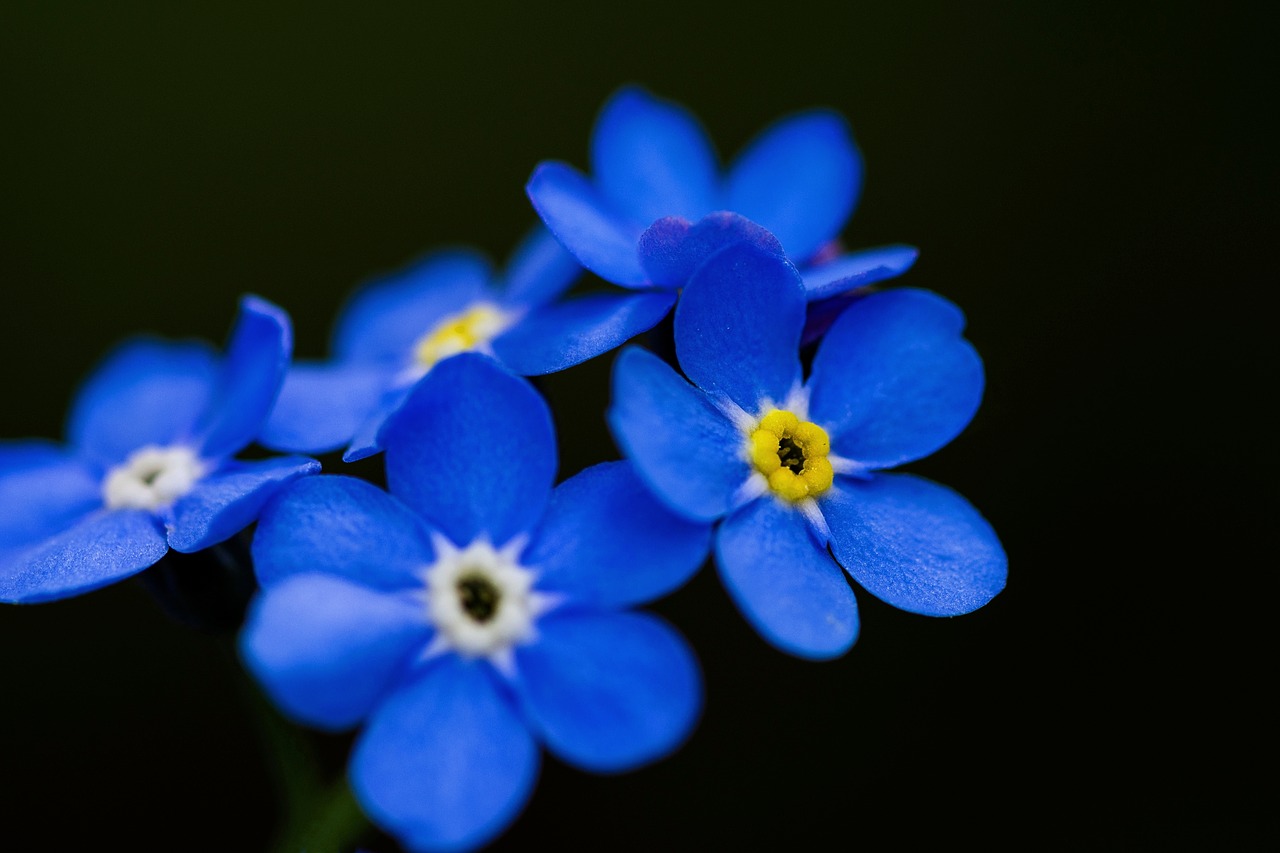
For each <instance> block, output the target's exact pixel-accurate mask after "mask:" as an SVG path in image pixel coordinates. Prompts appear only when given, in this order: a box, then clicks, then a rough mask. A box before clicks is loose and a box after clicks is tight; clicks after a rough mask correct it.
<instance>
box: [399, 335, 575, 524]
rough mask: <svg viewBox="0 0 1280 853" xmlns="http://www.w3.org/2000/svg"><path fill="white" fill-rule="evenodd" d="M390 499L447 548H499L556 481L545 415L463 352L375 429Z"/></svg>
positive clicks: (490, 364) (530, 394) (537, 399)
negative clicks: (437, 533) (484, 543)
mask: <svg viewBox="0 0 1280 853" xmlns="http://www.w3.org/2000/svg"><path fill="white" fill-rule="evenodd" d="M381 437H382V443H383V445H384V446H385V447H386V454H387V456H386V469H387V484H388V488H389V489H390V491H391V493H392V494H393V495H395V496H396V497H398V498H400V499H401V500H402V501H404V502H405V503H407V504H408V505H409V506H410V507H412V508H413V509H414V510H416V511H417V512H419V513H421V514H422V516H423V517H424V518H426V519H427V520H428V521H430V522H432V523H433V524H435V525H436V526H437V527H439V529H440V530H441V531H443V532H444V533H445V534H447V535H448V536H449V538H450V539H452V540H453V541H454V543H456V544H459V545H465V544H467V543H469V542H471V541H472V540H473V539H475V538H476V537H478V536H480V535H486V536H488V537H489V539H490V541H491V542H493V543H494V544H497V545H500V544H502V543H504V542H506V541H508V540H509V539H510V538H511V537H513V536H515V535H517V534H520V533H525V532H527V531H529V530H530V529H531V528H532V527H533V525H534V524H535V523H536V522H537V521H538V519H539V518H541V517H542V513H543V510H544V509H545V507H546V505H547V500H548V498H550V496H551V484H552V482H553V481H554V480H555V475H556V466H557V459H556V441H555V433H554V430H553V427H552V423H551V412H550V410H549V409H548V407H547V404H546V402H545V401H544V400H543V399H542V397H541V396H539V395H538V392H537V391H535V390H534V389H533V386H531V385H530V384H529V383H528V382H526V381H525V380H523V379H521V378H520V377H518V376H515V375H513V374H511V373H509V372H508V371H507V370H505V369H504V368H503V367H501V366H500V365H499V364H498V363H497V362H496V361H494V360H493V359H492V358H489V357H487V356H483V355H477V354H475V353H463V354H461V355H455V356H453V357H451V358H447V359H445V360H444V361H442V362H440V363H439V364H437V365H436V366H435V367H434V368H432V370H431V372H430V373H428V374H427V375H426V377H425V378H424V379H422V380H421V381H420V382H419V383H418V384H417V385H416V386H415V387H414V389H413V391H412V392H410V394H409V397H408V399H407V400H406V401H405V403H404V405H403V406H401V407H400V409H399V410H398V411H397V412H396V414H395V415H394V416H393V417H392V418H391V419H390V420H388V421H387V424H386V426H385V427H384V428H383V431H382V433H381Z"/></svg>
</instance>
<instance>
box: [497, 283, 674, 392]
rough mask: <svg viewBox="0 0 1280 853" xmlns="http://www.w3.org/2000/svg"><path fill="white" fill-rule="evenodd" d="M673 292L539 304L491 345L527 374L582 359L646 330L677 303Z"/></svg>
mask: <svg viewBox="0 0 1280 853" xmlns="http://www.w3.org/2000/svg"><path fill="white" fill-rule="evenodd" d="M675 301H676V295H675V294H674V293H607V294H606V293H597V294H592V295H590V296H580V297H578V298H576V299H570V300H568V301H566V302H561V303H559V304H558V305H551V306H547V307H545V308H540V309H537V310H535V311H533V312H532V313H530V314H528V315H526V316H525V317H524V319H523V320H521V321H520V322H519V323H517V324H516V325H515V326H513V327H512V328H511V329H510V330H509V331H508V332H507V333H506V334H504V335H502V336H500V337H498V338H497V339H495V340H494V342H493V351H494V353H495V354H496V355H497V356H498V358H499V359H500V360H501V361H502V363H503V364H505V365H506V366H507V367H509V368H510V369H511V370H513V371H515V372H516V373H519V374H521V375H523V376H539V375H542V374H544V373H555V372H556V371H558V370H564V369H565V368H566V367H572V366H573V365H575V364H581V363H582V362H584V361H587V360H588V359H591V358H595V357H596V356H598V355H600V354H601V353H605V352H608V351H609V350H611V349H613V348H614V347H616V346H619V345H620V344H623V343H625V342H626V341H628V340H630V339H631V338H633V337H635V336H636V335H638V334H640V333H641V332H647V331H648V330H649V329H652V328H653V327H654V326H656V325H657V324H658V321H659V320H661V319H662V318H663V317H665V316H666V315H667V312H668V311H670V310H671V306H672V305H674V304H675Z"/></svg>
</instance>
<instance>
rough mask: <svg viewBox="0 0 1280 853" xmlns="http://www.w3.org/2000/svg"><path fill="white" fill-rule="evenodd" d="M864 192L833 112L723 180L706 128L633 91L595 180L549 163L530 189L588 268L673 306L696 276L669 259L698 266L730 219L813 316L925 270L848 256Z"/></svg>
mask: <svg viewBox="0 0 1280 853" xmlns="http://www.w3.org/2000/svg"><path fill="white" fill-rule="evenodd" d="M861 188H862V157H861V154H860V152H859V151H858V148H857V146H856V145H855V143H854V141H853V137H852V135H851V133H850V131H849V128H848V125H847V123H846V122H845V121H844V119H843V118H841V117H840V116H839V115H838V114H836V113H834V112H831V111H829V110H812V111H809V112H804V113H800V114H797V115H794V116H790V117H788V118H785V119H782V120H780V121H778V122H776V123H775V124H773V125H772V126H771V127H769V128H767V129H766V130H765V131H764V132H762V133H761V134H760V135H759V136H758V137H757V138H756V139H755V140H754V141H753V142H751V143H750V144H749V145H748V146H747V148H746V149H745V150H744V151H743V152H742V153H741V154H740V155H739V156H738V157H737V158H736V159H735V160H734V161H733V162H732V163H731V164H730V165H729V167H728V169H727V170H726V172H725V174H723V175H722V174H721V170H720V167H719V163H718V159H717V155H716V152H715V149H714V148H713V146H712V144H711V141H710V139H709V138H708V137H707V135H706V133H705V132H704V131H703V129H702V127H701V126H700V125H699V123H698V121H697V119H696V118H695V117H694V116H693V115H692V114H690V113H689V112H688V111H687V110H685V109H684V108H683V107H681V106H679V105H677V104H675V103H672V102H670V101H665V100H661V99H658V98H655V97H653V96H652V95H650V94H649V93H648V92H646V91H644V90H643V89H640V88H638V87H634V86H630V87H624V88H623V89H621V90H619V91H618V92H616V93H615V94H614V95H613V96H612V97H611V98H610V99H609V100H608V101H607V102H606V103H605V105H604V107H603V108H602V110H601V111H600V114H599V116H598V117H597V119H596V123H595V127H594V129H593V130H592V134H591V177H590V178H588V177H587V176H585V175H583V174H582V173H581V172H579V171H578V170H577V169H575V168H573V167H572V166H570V165H568V164H566V163H563V162H558V161H548V162H543V163H540V164H539V165H538V166H537V167H536V168H535V170H534V172H533V175H532V176H531V177H530V179H529V182H528V184H527V185H526V187H525V189H526V192H527V193H528V196H529V199H530V200H531V201H532V202H533V206H534V208H535V209H536V210H537V212H538V214H539V215H540V216H541V217H542V220H543V221H544V222H545V223H546V224H547V227H549V228H550V229H551V231H552V232H553V233H554V234H555V235H556V237H557V238H558V239H559V240H560V241H561V242H562V243H563V244H564V246H565V247H566V248H567V249H568V250H569V251H571V252H572V253H573V254H574V255H575V256H576V257H577V258H578V260H579V261H580V262H581V263H582V264H583V266H585V267H586V268H587V269H589V270H591V271H592V272H594V273H596V274H597V275H599V276H600V277H601V278H603V279H605V280H606V281H610V282H613V283H614V284H617V285H620V286H622V287H626V288H630V289H632V290H635V291H637V294H636V296H635V297H634V298H637V299H638V298H640V297H641V296H645V297H652V295H653V292H654V291H658V292H666V293H668V294H669V298H670V301H671V304H674V303H675V299H676V291H677V290H678V289H679V288H680V287H681V286H682V285H683V284H684V282H685V279H686V278H687V276H688V273H690V272H692V266H690V265H689V264H683V263H672V260H671V255H673V254H676V255H689V254H690V253H691V251H690V248H689V246H700V247H701V248H702V249H703V250H704V252H703V253H705V248H706V246H705V243H706V241H707V239H708V238H712V237H715V236H716V235H717V234H718V232H720V231H722V230H723V223H720V222H716V221H715V216H714V215H720V214H723V213H728V212H731V213H733V214H736V215H737V216H739V217H743V218H745V219H747V220H749V221H750V222H752V223H755V224H756V225H758V226H760V227H762V228H764V229H767V230H768V231H769V232H771V233H772V234H773V235H774V236H775V237H776V238H777V239H778V240H779V241H780V242H781V246H782V247H783V249H784V250H785V252H786V254H787V257H788V258H790V259H791V261H792V262H793V263H794V264H795V265H796V266H797V267H799V268H800V270H801V272H802V277H803V281H804V286H805V292H806V295H807V298H808V299H809V300H810V301H812V302H814V303H815V311H816V310H817V307H818V305H817V304H818V303H820V302H822V301H825V300H827V299H829V298H835V297H837V296H838V295H839V294H844V293H846V292H848V291H850V290H853V289H856V288H860V287H864V286H866V285H870V284H874V283H875V282H878V281H883V280H886V279H890V278H893V277H895V276H898V275H901V274H902V273H904V272H906V271H907V270H908V269H909V268H910V267H911V265H912V264H913V263H915V260H916V256H917V254H918V253H917V251H916V249H915V248H913V247H911V246H905V245H890V246H881V247H878V248H873V249H865V250H861V251H857V252H852V253H848V254H843V253H842V252H841V251H840V249H839V248H838V237H839V235H840V232H841V229H843V228H844V225H845V223H846V222H847V220H848V219H849V216H850V215H851V214H852V213H853V209H854V206H855V204H856V203H857V199H858V195H859V193H860V191H861ZM707 217H713V218H712V221H710V222H708V221H707ZM686 244H688V245H686ZM693 254H702V253H698V252H693ZM823 321H824V318H822V317H819V318H815V325H822V327H823V328H825V323H824V322H823ZM645 328H648V327H645ZM645 328H635V329H634V330H633V332H634V333H638V332H642V331H644V330H645ZM818 331H819V330H816V329H815V330H813V331H811V333H810V334H809V336H808V337H809V338H810V339H812V338H814V337H816V334H817V332H818Z"/></svg>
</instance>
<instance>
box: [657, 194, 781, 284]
mask: <svg viewBox="0 0 1280 853" xmlns="http://www.w3.org/2000/svg"><path fill="white" fill-rule="evenodd" d="M734 243H752V244H754V245H756V246H758V247H759V248H761V249H763V250H765V251H768V252H773V253H774V254H777V255H781V254H782V244H781V243H779V242H778V240H777V238H776V237H774V236H773V235H772V234H770V233H769V232H768V231H766V230H765V229H763V228H761V227H760V226H759V225H756V224H755V223H754V222H752V221H751V220H749V219H745V218H743V217H741V216H739V215H738V214H736V213H726V212H717V213H712V214H709V215H707V216H705V217H703V218H702V219H701V220H699V221H698V223H697V224H696V225H691V224H690V223H689V222H688V220H685V219H680V218H678V217H674V216H668V217H666V218H663V219H659V220H658V221H657V222H655V223H653V224H652V225H650V226H649V227H648V229H646V230H645V232H644V233H643V234H641V235H640V248H639V252H640V263H641V264H642V265H643V266H644V268H645V271H646V272H648V274H649V278H650V279H651V280H652V281H653V283H654V284H660V285H663V286H664V287H670V288H680V287H683V286H684V285H685V283H686V282H687V281H688V280H689V277H690V276H692V275H693V272H694V270H696V269H697V268H698V267H699V266H701V265H702V262H703V261H705V260H706V259H707V258H709V257H711V256H712V255H714V254H715V253H716V252H718V251H720V250H721V249H723V248H725V247H726V246H731V245H733V244H734Z"/></svg>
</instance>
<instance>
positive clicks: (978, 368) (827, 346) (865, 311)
mask: <svg viewBox="0 0 1280 853" xmlns="http://www.w3.org/2000/svg"><path fill="white" fill-rule="evenodd" d="M963 328H964V315H963V314H961V313H960V309H959V308H957V307H956V306H955V305H953V304H951V303H950V302H948V301H947V300H945V299H943V298H942V297H940V296H938V295H936V294H933V293H929V292H927V291H923V290H915V289H912V288H898V289H895V290H889V291H885V292H884V293H874V294H871V295H870V296H867V297H865V298H863V299H859V300H858V301H857V302H855V303H854V304H853V305H851V306H849V307H848V308H847V309H845V312H844V313H843V314H842V315H840V319H838V320H836V322H835V324H834V325H832V327H831V329H830V330H829V331H828V332H827V335H826V337H825V338H824V339H823V341H822V344H821V345H820V346H819V347H818V352H817V354H816V355H815V356H814V359H813V370H812V374H811V375H810V378H809V387H810V389H811V390H812V396H811V398H810V405H809V414H810V416H811V417H812V419H813V420H814V422H815V423H818V424H820V425H822V426H823V427H824V428H826V430H827V432H828V433H829V434H830V436H831V449H832V450H833V451H834V452H835V453H838V454H839V455H841V456H844V457H846V458H849V459H853V460H855V461H857V462H858V463H859V464H861V465H865V466H867V467H870V468H888V467H892V466H894V465H900V464H902V463H904V462H909V461H911V460H913V459H920V458H922V457H924V456H928V455H929V454H930V453H932V452H934V451H935V450H937V449H938V448H939V447H942V446H943V445H945V444H946V443H947V442H949V441H951V439H953V438H955V437H956V436H957V435H959V434H960V432H961V431H962V430H963V429H964V428H965V426H967V425H968V423H969V421H970V420H971V419H972V418H973V415H974V413H975V412H977V410H978V404H979V403H980V402H981V400H982V390H983V385H984V377H983V370H982V360H981V359H980V358H979V357H978V354H977V352H975V351H974V349H973V346H972V345H970V343H969V342H968V341H966V340H965V339H964V338H962V337H961V336H960V335H961V332H962V330H963Z"/></svg>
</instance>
